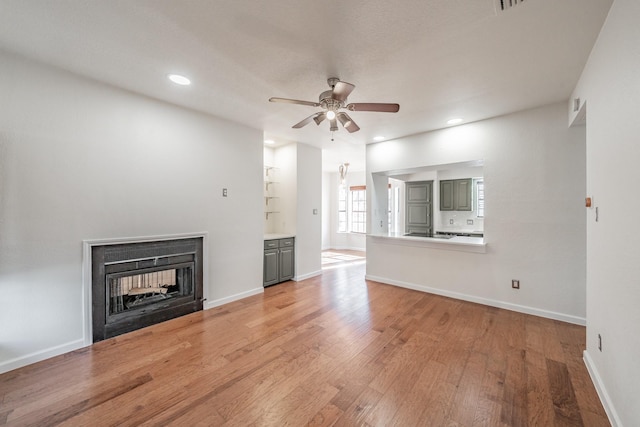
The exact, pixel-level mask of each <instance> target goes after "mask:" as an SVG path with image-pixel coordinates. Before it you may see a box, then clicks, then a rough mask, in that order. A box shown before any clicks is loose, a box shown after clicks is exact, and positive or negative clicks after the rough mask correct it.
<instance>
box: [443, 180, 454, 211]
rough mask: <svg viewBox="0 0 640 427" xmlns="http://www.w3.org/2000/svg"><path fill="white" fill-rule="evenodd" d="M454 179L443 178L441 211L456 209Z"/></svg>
mask: <svg viewBox="0 0 640 427" xmlns="http://www.w3.org/2000/svg"><path fill="white" fill-rule="evenodd" d="M454 187H455V186H454V181H453V180H450V179H449V180H443V181H440V210H441V211H452V210H453V209H454V206H455V205H454V200H455V199H454V197H453V189H454Z"/></svg>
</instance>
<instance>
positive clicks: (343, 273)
mask: <svg viewBox="0 0 640 427" xmlns="http://www.w3.org/2000/svg"><path fill="white" fill-rule="evenodd" d="M6 326H7V325H4V326H3V327H6ZM584 346H585V329H584V328H583V327H580V326H575V325H571V324H566V323H562V322H557V321H553V320H547V319H542V318H538V317H534V316H528V315H524V314H519V313H514V312H510V311H505V310H500V309H496V308H492V307H486V306H482V305H478V304H472V303H467V302H463V301H457V300H453V299H448V298H444V297H440V296H435V295H430V294H426V293H421V292H416V291H411V290H408V289H402V288H397V287H393V286H388V285H383V284H379V283H375V282H366V281H365V280H364V264H363V263H356V264H349V265H346V266H343V267H341V268H331V269H326V270H324V272H323V274H322V276H318V277H315V278H312V279H309V280H304V281H301V282H286V283H283V284H280V285H276V286H272V287H269V288H266V289H265V292H264V294H263V295H257V296H253V297H250V298H247V299H244V300H241V301H236V302H233V303H231V304H227V305H225V306H222V307H218V308H215V309H211V310H207V311H203V312H200V313H195V314H192V315H188V316H184V317H182V318H179V319H175V320H172V321H169V322H165V323H162V324H160V325H156V326H152V327H150V328H146V329H143V330H140V331H136V332H133V333H130V334H126V335H122V336H120V337H116V338H113V339H110V340H106V341H103V342H100V343H97V344H95V345H93V346H91V347H88V348H85V349H81V350H78V351H74V352H71V353H68V354H65V355H62V356H59V357H55V358H52V359H49V360H46V361H43V362H40V363H37V364H34V365H30V366H27V367H24V368H21V369H17V370H14V371H11V372H8V373H5V374H3V375H0V425H30V426H53V425H68V426H112V425H118V426H120V425H122V426H139V425H145V426H147V425H149V426H153V425H163V426H164V425H175V426H218V425H229V426H249V425H255V426H285V425H290V426H304V425H312V426H330V425H339V426H366V425H371V426H554V425H555V426H589V427H591V426H607V425H609V423H608V421H607V418H606V416H605V413H604V410H603V408H602V406H601V404H600V401H599V400H598V397H597V395H596V392H595V389H594V387H593V384H592V383H591V381H590V379H589V376H588V374H587V371H586V369H585V366H584V363H583V361H582V351H583V349H584Z"/></svg>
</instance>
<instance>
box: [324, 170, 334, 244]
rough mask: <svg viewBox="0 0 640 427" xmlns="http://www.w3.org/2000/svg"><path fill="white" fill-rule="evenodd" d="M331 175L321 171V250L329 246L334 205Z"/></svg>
mask: <svg viewBox="0 0 640 427" xmlns="http://www.w3.org/2000/svg"><path fill="white" fill-rule="evenodd" d="M331 175H332V173H330V172H322V250H325V249H330V248H331V213H332V212H333V209H334V206H333V203H332V202H331V197H332V196H331V194H332V193H331Z"/></svg>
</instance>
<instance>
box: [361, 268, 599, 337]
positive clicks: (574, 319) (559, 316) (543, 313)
mask: <svg viewBox="0 0 640 427" xmlns="http://www.w3.org/2000/svg"><path fill="white" fill-rule="evenodd" d="M365 279H367V280H373V281H374V282H380V283H386V284H388V285H394V286H399V287H401V288H407V289H413V290H415V291H422V292H427V293H430V294H436V295H441V296H444V297H449V298H455V299H459V300H463V301H469V302H475V303H478V304H484V305H488V306H491V307H498V308H504V309H505V310H511V311H517V312H518V313H525V314H531V315H534V316H539V317H545V318H547V319H553V320H560V321H562V322H567V323H573V324H575V325H581V326H586V324H587V319H585V318H584V317H578V316H572V315H570V314H564V313H557V312H555V311H548V310H543V309H540V308H535V307H528V306H524V305H518V304H512V303H510V302H504V301H498V300H493V299H489V298H483V297H478V296H474V295H468V294H463V293H459V292H452V291H447V290H443V289H437V288H432V287H429V286H424V285H418V284H415V283H409V282H402V281H399V280H393V279H387V278H385V277H378V276H371V275H368V274H367V275H365Z"/></svg>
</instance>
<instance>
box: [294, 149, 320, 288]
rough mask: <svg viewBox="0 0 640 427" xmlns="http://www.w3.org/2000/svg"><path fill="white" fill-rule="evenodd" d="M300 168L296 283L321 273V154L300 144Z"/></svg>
mask: <svg viewBox="0 0 640 427" xmlns="http://www.w3.org/2000/svg"><path fill="white" fill-rule="evenodd" d="M297 165H298V166H297V170H298V174H297V181H298V198H297V204H296V212H297V219H296V223H297V229H296V280H302V279H304V278H307V277H312V276H316V275H319V274H321V273H322V255H321V253H320V252H321V250H322V215H321V209H322V151H321V150H320V149H319V148H317V147H311V146H310V145H306V144H297ZM314 212H315V213H314Z"/></svg>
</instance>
